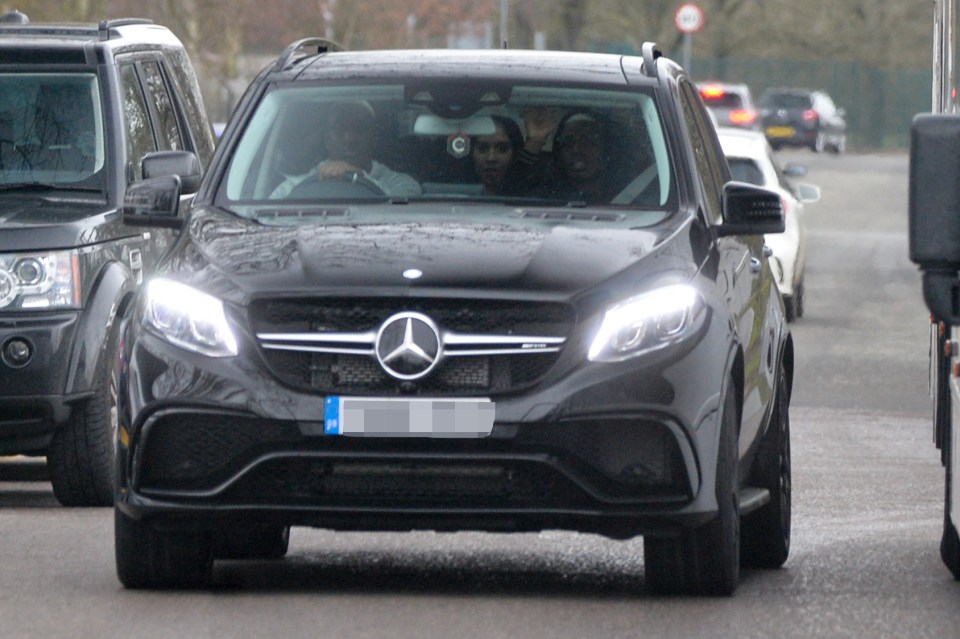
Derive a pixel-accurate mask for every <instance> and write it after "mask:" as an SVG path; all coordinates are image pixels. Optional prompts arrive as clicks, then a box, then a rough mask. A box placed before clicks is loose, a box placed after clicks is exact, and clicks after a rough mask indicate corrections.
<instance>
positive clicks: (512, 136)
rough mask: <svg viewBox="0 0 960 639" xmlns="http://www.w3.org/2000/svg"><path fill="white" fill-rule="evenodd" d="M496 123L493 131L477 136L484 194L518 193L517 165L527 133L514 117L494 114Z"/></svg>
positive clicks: (476, 155)
mask: <svg viewBox="0 0 960 639" xmlns="http://www.w3.org/2000/svg"><path fill="white" fill-rule="evenodd" d="M490 118H491V119H492V120H493V123H494V124H495V125H496V132H495V133H493V134H492V135H479V136H476V137H475V138H474V139H473V144H472V148H473V165H474V169H475V170H476V172H477V177H479V178H480V182H481V183H482V184H483V193H484V195H515V194H516V193H517V190H518V185H517V184H516V180H517V176H516V175H515V174H514V165H515V163H516V159H517V153H518V151H519V150H520V148H521V147H522V146H523V134H522V133H521V132H520V127H519V125H517V123H516V122H514V121H513V120H512V119H510V118H508V117H505V116H502V115H493V116H490Z"/></svg>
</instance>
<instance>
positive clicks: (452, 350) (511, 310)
mask: <svg viewBox="0 0 960 639" xmlns="http://www.w3.org/2000/svg"><path fill="white" fill-rule="evenodd" d="M400 312H417V313H421V314H423V315H425V316H427V317H429V318H430V319H431V320H433V321H434V322H435V323H436V324H437V326H438V329H439V330H440V333H441V336H442V342H443V350H442V353H441V354H440V359H439V361H438V364H437V366H436V368H435V369H434V370H433V371H431V373H430V374H429V375H428V376H426V377H424V378H422V379H418V380H416V383H415V384H412V383H410V382H402V381H401V380H397V379H394V378H393V377H391V376H390V375H388V374H387V373H386V371H384V369H383V367H382V366H381V365H380V363H379V362H378V360H377V357H376V352H375V348H376V339H377V333H378V330H379V329H380V327H381V326H382V325H383V323H384V322H385V321H386V320H387V319H388V318H390V317H391V316H393V315H394V314H396V313H400ZM251 321H252V324H253V327H254V330H255V333H256V336H257V341H258V344H259V346H260V350H261V354H262V355H263V357H264V360H265V361H266V363H267V365H268V366H269V367H270V369H271V370H272V371H273V373H274V374H275V375H277V377H279V378H280V379H282V380H283V381H284V382H286V383H288V384H290V385H292V386H295V387H298V388H302V389H305V390H310V391H314V392H322V393H333V394H341V393H342V394H349V393H391V392H399V391H400V390H401V389H402V391H403V392H404V393H411V392H414V393H424V394H425V393H430V394H435V395H462V394H467V395H469V394H476V395H479V394H484V393H493V392H508V391H511V390H515V389H517V388H519V387H523V386H527V385H529V384H532V383H535V382H536V381H537V380H538V379H539V378H541V377H542V376H543V375H544V374H546V372H547V370H549V368H550V367H551V366H552V365H553V363H554V362H555V361H556V359H557V357H558V356H559V352H560V350H561V348H562V347H563V344H564V343H565V341H566V338H567V335H568V334H569V332H570V330H571V329H572V326H573V311H572V309H571V308H570V307H569V306H567V305H564V304H544V303H525V302H515V301H503V300H447V299H439V300H429V299H422V300H410V299H362V298H361V299H339V298H338V299H310V300H289V299H284V300H261V301H259V302H255V303H254V304H253V305H252V306H251Z"/></svg>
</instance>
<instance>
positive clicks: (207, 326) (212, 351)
mask: <svg viewBox="0 0 960 639" xmlns="http://www.w3.org/2000/svg"><path fill="white" fill-rule="evenodd" d="M143 322H144V324H145V325H146V326H148V327H149V328H151V329H153V330H154V331H155V332H157V333H159V334H160V335H161V336H163V337H164V338H166V339H167V340H168V341H169V342H171V343H173V344H176V345H177V346H180V347H182V348H185V349H187V350H188V351H194V352H195V353H201V354H203V355H208V356H210V357H231V356H233V355H236V354H237V340H236V338H234V336H233V331H231V330H230V326H229V324H227V318H226V316H225V315H224V313H223V302H221V301H220V300H218V299H217V298H215V297H213V296H212V295H207V294H206V293H202V292H200V291H198V290H197V289H195V288H191V287H189V286H187V285H186V284H181V283H179V282H174V281H172V280H166V279H162V278H158V279H154V280H151V281H150V282H149V283H148V284H147V295H146V308H145V310H144V316H143Z"/></svg>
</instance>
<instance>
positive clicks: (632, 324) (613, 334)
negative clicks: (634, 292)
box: [588, 284, 703, 362]
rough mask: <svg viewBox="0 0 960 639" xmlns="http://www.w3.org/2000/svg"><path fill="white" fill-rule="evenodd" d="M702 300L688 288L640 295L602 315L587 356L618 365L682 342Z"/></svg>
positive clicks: (662, 289)
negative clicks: (628, 359)
mask: <svg viewBox="0 0 960 639" xmlns="http://www.w3.org/2000/svg"><path fill="white" fill-rule="evenodd" d="M702 308H703V301H702V299H701V297H700V294H699V293H698V292H697V290H696V289H695V288H693V287H692V286H688V285H684V284H681V285H675V286H666V287H664V288H660V289H656V290H653V291H650V292H649V293H644V294H643V295H639V296H637V297H634V298H632V299H629V300H627V301H625V302H623V303H621V304H618V305H616V306H614V307H612V308H610V309H608V310H607V312H606V313H604V316H603V321H602V322H601V323H600V329H599V330H598V331H597V334H596V336H595V337H594V338H593V342H592V343H591V345H590V351H589V353H588V356H589V358H590V359H591V360H593V361H595V362H618V361H621V360H624V359H627V358H628V357H634V356H636V355H640V354H642V353H647V352H649V351H652V350H655V349H658V348H663V347H664V346H667V345H669V344H672V343H674V342H677V341H679V340H680V339H682V338H683V337H684V336H685V335H686V334H687V333H688V332H689V329H690V326H691V325H692V323H693V320H694V318H695V317H696V316H697V313H698V312H699V311H701V310H702Z"/></svg>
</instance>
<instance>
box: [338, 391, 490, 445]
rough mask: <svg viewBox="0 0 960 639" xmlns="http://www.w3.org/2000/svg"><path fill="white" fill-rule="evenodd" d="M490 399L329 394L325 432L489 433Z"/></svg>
mask: <svg viewBox="0 0 960 639" xmlns="http://www.w3.org/2000/svg"><path fill="white" fill-rule="evenodd" d="M494 414H495V410H494V403H493V402H492V401H490V400H489V399H480V398H478V399H419V398H410V399H407V398H383V397H340V396H331V397H327V399H326V403H325V405H324V416H323V432H324V434H325V435H346V436H353V437H464V438H468V437H486V436H487V435H489V434H490V432H491V431H492V430H493V419H494Z"/></svg>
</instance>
